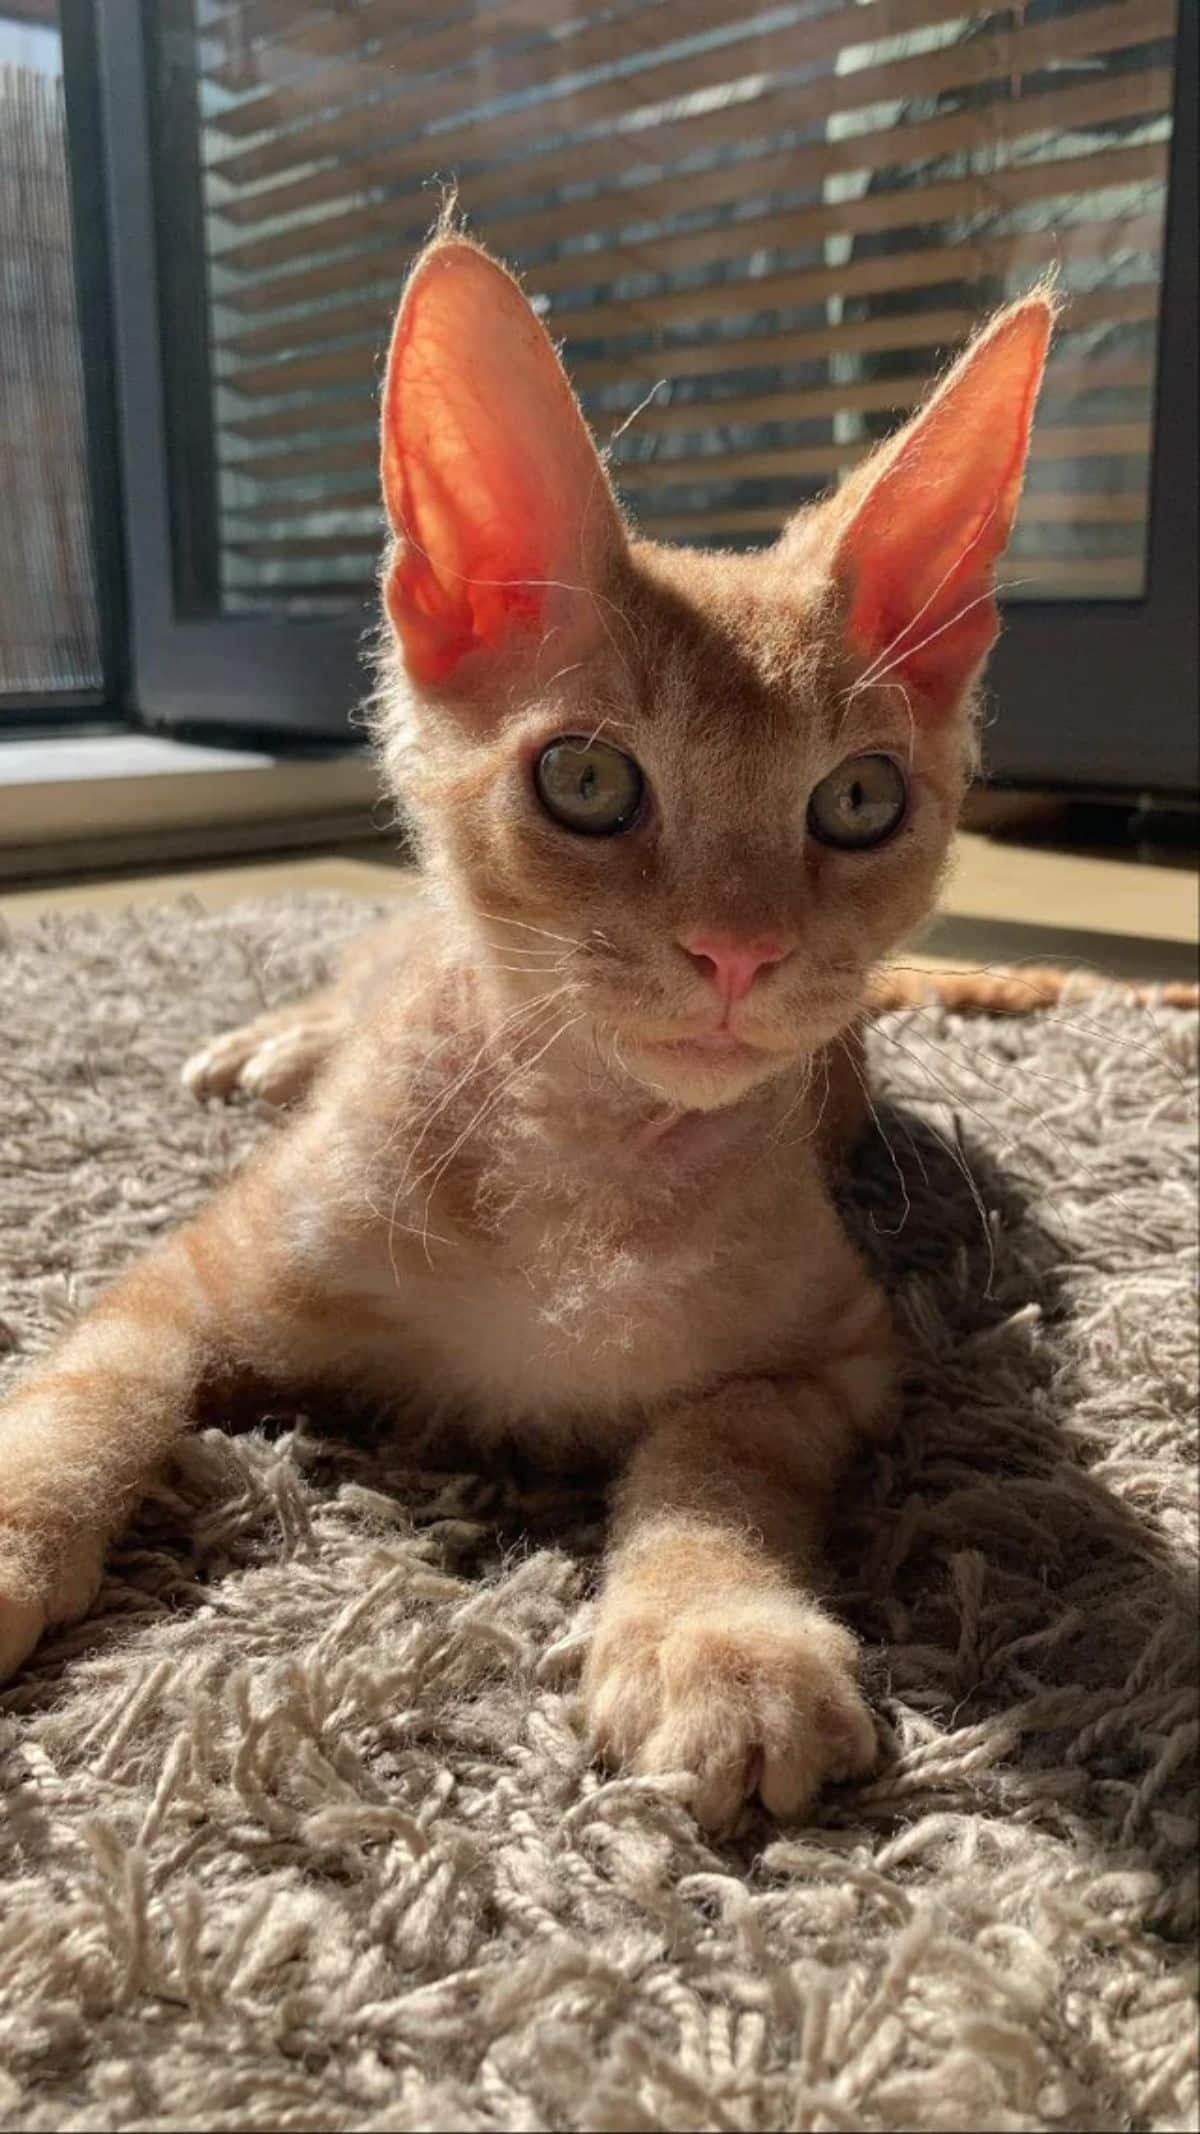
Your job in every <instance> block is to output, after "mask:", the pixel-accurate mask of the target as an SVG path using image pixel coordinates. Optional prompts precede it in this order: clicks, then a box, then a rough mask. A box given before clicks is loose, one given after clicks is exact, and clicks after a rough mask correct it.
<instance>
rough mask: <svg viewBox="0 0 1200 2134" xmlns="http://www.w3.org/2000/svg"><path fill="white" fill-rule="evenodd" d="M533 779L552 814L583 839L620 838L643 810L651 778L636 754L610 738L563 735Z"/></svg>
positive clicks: (545, 755) (550, 745) (544, 754)
mask: <svg viewBox="0 0 1200 2134" xmlns="http://www.w3.org/2000/svg"><path fill="white" fill-rule="evenodd" d="M533 783H534V787H535V790H536V792H537V796H538V799H539V800H540V801H541V803H542V806H543V807H544V808H545V810H546V813H547V815H552V816H553V818H554V820H555V822H558V823H561V824H562V826H563V828H564V830H578V831H580V832H581V833H582V835H583V836H584V837H618V836H619V835H620V833H621V831H622V830H632V828H633V825H634V823H635V822H636V821H637V819H638V816H639V815H640V813H641V808H642V798H643V795H644V793H645V789H646V782H645V780H644V778H643V777H642V774H641V771H640V769H639V768H638V765H637V764H636V763H635V762H634V760H633V757H632V756H627V755H626V754H625V752H624V750H623V749H620V748H614V747H613V745H612V743H611V742H610V741H589V740H587V739H585V738H584V737H583V736H582V735H580V734H561V735H560V736H559V738H558V740H557V741H551V742H549V743H548V744H547V746H546V747H545V748H544V749H543V750H542V753H541V755H540V756H539V757H538V759H537V762H536V763H535V764H534V767H533Z"/></svg>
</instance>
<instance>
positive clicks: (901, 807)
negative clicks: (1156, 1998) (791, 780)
mask: <svg viewBox="0 0 1200 2134" xmlns="http://www.w3.org/2000/svg"><path fill="white" fill-rule="evenodd" d="M907 807H908V785H907V783H906V781H905V777H904V773H903V771H902V770H901V768H900V766H899V764H898V763H893V761H892V759H891V757H890V756H848V757H847V758H846V761H845V762H844V763H839V765H838V767H837V769H836V771H831V772H830V773H829V776H828V778H822V780H821V783H820V785H819V786H816V787H815V788H814V790H813V795H812V798H811V800H810V801H809V803H808V827H809V830H810V831H811V833H812V835H813V836H814V837H816V838H819V839H820V841H821V843H822V844H823V845H836V846H837V847H838V849H839V850H840V851H842V852H865V851H867V850H868V848H869V847H870V846H872V845H881V844H882V843H883V841H884V839H885V838H886V837H890V836H891V834H892V832H893V830H896V829H898V828H899V826H900V824H901V823H902V822H903V820H904V815H905V811H906V809H907Z"/></svg>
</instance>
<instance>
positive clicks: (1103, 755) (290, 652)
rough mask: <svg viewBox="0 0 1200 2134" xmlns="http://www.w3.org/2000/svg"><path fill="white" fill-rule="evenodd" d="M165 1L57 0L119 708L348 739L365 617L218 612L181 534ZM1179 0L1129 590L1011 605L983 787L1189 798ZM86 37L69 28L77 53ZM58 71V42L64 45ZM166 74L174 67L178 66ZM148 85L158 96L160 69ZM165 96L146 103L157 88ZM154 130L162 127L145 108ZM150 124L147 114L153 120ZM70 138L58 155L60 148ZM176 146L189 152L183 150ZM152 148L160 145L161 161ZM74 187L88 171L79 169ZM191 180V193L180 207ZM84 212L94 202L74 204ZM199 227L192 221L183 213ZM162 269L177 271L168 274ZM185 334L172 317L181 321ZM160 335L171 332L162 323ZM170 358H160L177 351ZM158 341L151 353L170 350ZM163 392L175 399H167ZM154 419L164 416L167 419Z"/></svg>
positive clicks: (1191, 193) (1189, 455) (199, 294)
mask: <svg viewBox="0 0 1200 2134" xmlns="http://www.w3.org/2000/svg"><path fill="white" fill-rule="evenodd" d="M174 5H175V0H165V4H164V0H64V17H66V16H68V15H70V14H71V13H73V12H74V11H75V10H79V11H80V12H81V14H82V15H84V16H86V18H87V21H88V24H89V25H90V29H89V33H88V34H89V36H90V37H92V38H94V46H93V51H92V57H91V60H90V64H91V65H92V68H93V71H94V75H95V83H96V95H97V99H98V105H99V110H100V112H101V114H102V117H103V121H104V124H103V132H104V149H105V167H104V178H105V190H106V192H107V205H108V232H107V242H108V246H109V250H110V254H111V281H110V288H111V301H112V309H113V318H114V332H113V352H112V379H113V383H114V390H115V399H116V408H117V417H118V426H119V433H120V440H121V445H120V480H121V483H122V484H123V489H124V511H123V517H124V526H125V543H126V547H125V562H126V573H127V589H128V682H127V701H128V702H129V703H130V704H131V705H132V708H133V711H134V713H135V715H136V716H137V717H138V718H140V719H141V720H142V721H143V722H144V723H145V724H147V725H149V726H154V727H163V728H170V729H172V730H174V731H179V730H181V729H182V730H184V731H187V732H195V733H199V734H210V735H213V736H214V737H215V736H216V734H218V733H220V734H222V735H223V736H228V735H229V734H231V733H239V734H242V735H250V736H253V737H256V738H261V737H263V736H274V737H276V738H277V739H282V738H283V737H285V736H286V737H288V738H289V739H291V740H292V741H293V742H305V741H307V742H309V743H314V742H323V743H324V744H325V745H326V746H328V745H329V744H330V743H331V742H337V741H341V742H343V743H345V742H349V741H350V740H351V739H352V738H353V730H352V729H351V727H350V726H349V724H348V720H349V717H350V714H351V713H352V711H353V708H354V706H355V704H356V703H357V701H358V700H359V699H360V697H361V696H362V694H363V691H364V688H365V685H366V676H365V670H364V667H363V664H362V649H363V640H364V635H365V634H366V633H367V632H368V631H369V629H370V628H371V626H372V624H373V616H372V615H370V614H369V613H364V614H363V615H362V616H361V618H356V617H354V616H352V615H342V616H330V617H312V618H302V619H301V618H297V619H288V620H284V619H279V620H275V619H271V618H266V617H253V618H241V617H229V616H221V615H220V614H218V613H217V611H216V601H215V589H214V588H212V587H211V586H210V585H209V584H208V583H207V582H206V580H205V574H204V562H203V554H202V550H203V543H202V542H200V543H197V541H196V540H195V530H196V528H197V527H198V526H199V527H200V528H201V531H202V530H203V526H204V523H205V520H206V515H207V513H208V512H209V511H210V509H211V500H212V439H211V431H210V429H209V427H208V422H209V418H208V409H209V396H208V390H207V376H206V373H205V371H204V366H205V365H206V364H207V350H206V345H205V325H206V319H205V313H204V290H203V286H202V284H201V283H200V281H199V267H198V264H197V263H198V262H199V261H201V260H202V250H201V247H200V245H199V241H198V236H197V244H196V248H195V251H194V253H193V255H192V257H191V259H190V260H189V258H188V257H187V248H186V247H185V248H184V250H183V253H182V269H181V255H180V252H179V250H178V248H174V249H172V248H164V247H160V246H159V243H158V238H157V233H156V223H155V213H154V198H153V193H154V186H155V184H156V183H158V184H160V185H161V184H163V183H164V182H169V183H170V184H171V187H172V195H171V197H172V203H173V219H174V221H175V225H176V227H177V228H178V226H179V202H180V199H181V196H182V197H183V200H184V214H185V218H186V215H187V214H188V213H190V212H192V209H194V213H195V216H196V217H197V218H198V215H199V192H198V186H199V174H198V171H197V170H196V167H195V161H194V155H193V154H192V149H191V147H190V146H189V134H190V135H191V137H192V140H193V141H194V135H195V128H194V126H191V127H189V125H188V122H187V112H186V98H187V95H188V93H189V91H188V84H187V81H186V66H187V63H188V62H187V56H186V51H185V49H184V46H185V43H186V40H183V39H181V40H180V43H179V48H178V49H175V50H174V51H171V52H168V53H166V54H165V55H164V51H163V48H162V44H161V41H160V40H161V37H162V35H163V30H164V24H165V26H166V31H167V34H168V35H170V34H171V32H172V9H173V7H174ZM1198 13H1200V9H1198V8H1197V6H1196V4H1195V0H1183V4H1182V6H1181V9H1180V19H1179V22H1178V43H1177V68H1176V109H1175V131H1174V140H1173V147H1172V155H1171V185H1170V201H1169V211H1168V225H1167V241H1166V251H1165V261H1164V287H1163V299H1162V317H1161V332H1160V336H1159V376H1158V382H1157V394H1156V422H1155V433H1154V450H1153V463H1152V477H1151V496H1150V523H1149V549H1148V570H1147V591H1146V594H1145V596H1144V597H1143V598H1141V599H1138V600H1131V601H1070V602H1036V603H1028V604H1024V605H1020V606H1014V607H1011V608H1009V610H1008V613H1007V617H1006V626H1005V632H1004V635H1003V637H1002V640H1001V643H1000V646H999V648H998V651H997V653H996V656H995V659H994V661H993V665H992V668H991V673H990V683H989V694H990V699H991V704H992V716H991V718H990V720H989V726H988V731H987V735H986V768H987V771H988V774H989V775H990V776H991V777H992V778H993V779H995V780H996V781H998V782H1001V783H1010V784H1022V785H1040V786H1059V787H1064V788H1069V789H1071V790H1073V791H1079V790H1081V789H1083V790H1087V791H1092V792H1096V793H1108V794H1120V793H1132V794H1136V795H1139V796H1140V795H1149V794H1154V793H1163V794H1169V795H1172V796H1175V797H1181V796H1190V795H1192V794H1194V793H1195V792H1196V791H1197V789H1198V788H1200V762H1198V742H1197V733H1196V726H1195V707H1196V624H1195V617H1196V554H1197V529H1196V487H1195V473H1194V470H1195V466H1196V345H1197V340H1196V268H1195V260H1196V246H1197V234H1196V160H1197V122H1196V101H1197V27H1198V25H1197V15H1198ZM87 42H88V40H87V38H86V37H84V35H83V34H82V33H81V34H80V35H79V36H78V37H77V38H75V39H74V40H73V49H74V53H75V59H74V63H75V64H77V65H79V66H83V65H84V64H88V63H89V61H88V57H87ZM67 59H68V64H71V63H72V62H71V51H70V50H68V53H67ZM181 70H183V71H181ZM164 81H165V82H166V85H167V86H166V89H165V90H164V88H163V83H164ZM164 94H165V95H166V96H167V98H168V100H169V103H170V109H169V111H167V112H164V111H163V109H162V108H161V103H157V104H156V98H158V99H161V98H162V97H163V96H164ZM164 119H168V120H169V121H170V123H169V124H167V125H166V126H164V124H163V120H164ZM156 122H157V123H156ZM76 152H78V150H77V151H76ZM189 156H190V157H191V160H190V161H189V160H188V159H189ZM164 157H169V158H171V161H170V163H169V166H168V167H167V169H166V170H165V171H164ZM93 182H94V179H93ZM189 188H190V189H191V195H192V208H191V209H189V207H188V205H187V202H188V196H189ZM92 213H93V215H94V214H95V208H94V206H93V209H92ZM197 232H198V223H197ZM181 273H182V280H181ZM181 324H182V326H183V327H184V329H185V331H184V332H183V334H182V337H181V334H180V332H179V331H178V329H179V328H180V326H181ZM172 326H174V327H175V328H176V329H177V330H176V332H175V333H174V334H172V333H171V327H172ZM181 346H183V347H187V348H188V351H189V352H188V354H187V357H186V363H187V366H188V368H187V370H186V372H185V373H183V374H181V375H176V374H175V372H174V370H173V368H172V366H173V365H174V364H176V363H179V362H181V361H183V360H184V359H183V358H182V357H181V356H180V355H179V350H180V348H181ZM168 352H170V354H168ZM172 400H174V407H172V405H171V403H172ZM169 415H173V416H174V418H175V419H174V420H173V421H171V422H169V421H168V416H169Z"/></svg>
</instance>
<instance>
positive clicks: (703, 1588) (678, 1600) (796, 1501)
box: [584, 1285, 893, 1831]
mask: <svg viewBox="0 0 1200 2134" xmlns="http://www.w3.org/2000/svg"><path fill="white" fill-rule="evenodd" d="M892 1376H893V1366H892V1333H891V1325H890V1317H889V1314H888V1312H887V1308H886V1305H885V1304H884V1301H883V1299H882V1297H881V1296H880V1295H879V1294H878V1292H876V1291H875V1290H874V1289H867V1288H866V1286H865V1285H864V1288H863V1290H862V1291H861V1292H860V1294H859V1296H858V1298H857V1299H856V1301H855V1302H854V1303H853V1304H852V1305H851V1306H849V1307H847V1309H846V1311H845V1312H844V1314H843V1315H842V1320H841V1323H840V1324H838V1325H835V1326H834V1327H833V1328H832V1329H831V1333H830V1339H829V1343H828V1348H827V1351H826V1353H825V1356H824V1359H823V1360H822V1362H821V1363H820V1364H819V1365H814V1366H813V1368H812V1369H811V1370H810V1371H808V1372H806V1373H805V1374H804V1375H797V1376H795V1377H790V1378H783V1377H778V1378H774V1377H773V1378H762V1379H746V1380H743V1381H741V1382H737V1383H730V1384H727V1385H724V1386H722V1387H721V1388H720V1389H719V1390H717V1391H714V1392H713V1393H712V1394H710V1395H708V1396H706V1397H704V1398H699V1399H696V1400H693V1401H689V1402H687V1403H686V1404H680V1405H679V1406H678V1407H677V1408H675V1409H673V1410H672V1411H670V1412H669V1413H665V1414H664V1415H663V1416H662V1417H661V1418H660V1420H659V1421H658V1422H657V1424H656V1426H654V1427H652V1428H651V1429H650V1430H649V1432H648V1434H647V1436H646V1437H645V1438H644V1440H643V1442H642V1444H641V1446H640V1448H639V1450H638V1451H637V1453H636V1454H635V1456H634V1458H633V1461H632V1463H631V1466H630V1468H629V1471H628V1473H627V1475H626V1477H625V1480H624V1483H623V1485H622V1489H621V1492H620V1497H619V1501H618V1512H617V1521H616V1528H615V1533H614V1540H613V1549H612V1555H611V1559H610V1562H609V1566H608V1572H607V1578H606V1581H605V1585H604V1588H603V1590H602V1593H601V1597H600V1602H599V1606H598V1609H597V1616H596V1626H595V1631H594V1635H593V1639H592V1644H591V1650H590V1653H589V1656H588V1660H587V1664H586V1668H585V1673H584V1699H585V1705H586V1710H587V1716H588V1723H589V1728H590V1732H591V1737H592V1740H593V1743H594V1745H595V1747H596V1748H597V1750H598V1751H599V1752H600V1753H601V1754H602V1755H603V1756H604V1757H605V1758H606V1759H607V1760H608V1761H610V1762H613V1763H616V1764H619V1765H624V1766H626V1767H628V1768H630V1769H632V1770H634V1771H636V1772H640V1773H664V1774H665V1773H667V1772H678V1771H683V1772H688V1773H691V1774H692V1775H693V1776H694V1778H695V1780H696V1787H695V1792H694V1796H693V1803H692V1805H693V1808H694V1811H695V1813H696V1815H697V1817H698V1819H699V1821H700V1822H701V1823H702V1824H703V1825H704V1826H705V1827H706V1828H707V1829H709V1830H713V1831H724V1830H727V1829H728V1828H729V1827H730V1825H731V1824H732V1823H733V1821H734V1820H735V1818H736V1816H737V1814H738V1811H739V1809H740V1808H741V1805H742V1802H743V1801H744V1800H745V1799H746V1798H747V1797H748V1796H749V1795H750V1794H752V1793H754V1792H755V1791H757V1792H758V1794H759V1795H760V1797H761V1799H762V1801H763V1803H764V1805H765V1806H766V1807H767V1808H769V1809H770V1810H772V1811H773V1812H774V1813H775V1814H777V1815H781V1816H792V1815H798V1814H800V1813H802V1812H803V1810H804V1809H805V1808H806V1807H807V1806H808V1804H809V1802H810V1801H811V1800H812V1798H813V1795H814V1794H815V1793H816V1791H817V1789H818V1788H819V1786H820V1785H821V1784H822V1782H823V1781H824V1780H826V1779H830V1778H847V1777H853V1776H855V1775H856V1774H859V1773H862V1772H865V1771H867V1770H869V1769H870V1767H871V1765H872V1763H873V1762H874V1759H875V1733H874V1728H873V1725H872V1722H871V1718H870V1715H869V1713H868V1711H867V1708H866V1706H865V1704H864V1702H863V1699H862V1695H861V1692H860V1690H859V1686H858V1653H857V1648H856V1645H855V1641H854V1639H853V1637H852V1636H851V1635H850V1632H849V1631H848V1630H846V1629H845V1628H844V1627H843V1626H842V1625H841V1624H839V1623H837V1622H835V1621H834V1620H833V1619H832V1617H831V1616H830V1615H829V1614H828V1613H827V1612H826V1610H825V1608H824V1607H823V1606H822V1605H821V1603H820V1601H819V1600H818V1599H817V1597H816V1594H815V1591H814V1587H813V1575H814V1570H815V1565H816V1561H817V1555H818V1551H819V1548H820V1541H821V1536H822V1532H823V1529H824V1528H825V1526H826V1524H827V1521H828V1518H829V1512H830V1506H831V1500H832V1497H833V1492H834V1488H835V1484H836V1481H837V1477H838V1474H839V1472H840V1470H841V1469H842V1467H843V1466H844V1464H845V1462H846V1460H847V1458H848V1457H849V1455H850V1454H851V1452H852V1451H853V1449H854V1447H855V1445H856V1444H857V1443H858V1442H860V1440H861V1438H862V1436H863V1435H864V1433H871V1432H872V1431H874V1430H876V1429H878V1427H879V1418H880V1417H881V1416H883V1415H885V1414H886V1412H887V1401H888V1394H889V1390H890V1386H891V1382H892Z"/></svg>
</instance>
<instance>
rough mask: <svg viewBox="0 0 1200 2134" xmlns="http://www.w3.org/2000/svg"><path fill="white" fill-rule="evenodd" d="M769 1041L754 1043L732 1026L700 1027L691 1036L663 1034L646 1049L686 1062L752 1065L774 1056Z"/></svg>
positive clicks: (665, 1057) (715, 1065)
mask: <svg viewBox="0 0 1200 2134" xmlns="http://www.w3.org/2000/svg"><path fill="white" fill-rule="evenodd" d="M772 1049H773V1048H771V1047H770V1046H767V1045H754V1044H751V1043H749V1042H748V1040H747V1039H746V1038H744V1037H738V1036H737V1035H736V1033H735V1032H734V1031H732V1030H700V1031H697V1032H696V1034H695V1035H694V1036H691V1037H668V1038H659V1039H656V1040H654V1041H652V1042H650V1043H644V1044H643V1046H642V1050H643V1051H645V1052H652V1053H657V1054H660V1055H661V1056H662V1057H663V1058H664V1059H667V1060H678V1061H680V1062H681V1063H683V1064H686V1063H687V1062H688V1061H690V1060H695V1061H697V1062H698V1063H701V1064H702V1065H704V1066H705V1067H718V1068H719V1067H721V1066H728V1067H748V1066H754V1065H756V1064H758V1063H760V1062H761V1061H763V1060H765V1059H768V1058H770V1057H771V1053H772Z"/></svg>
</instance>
